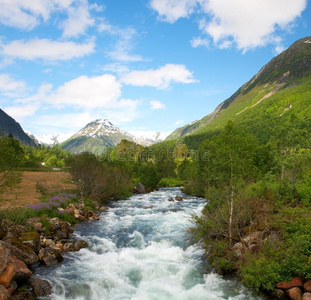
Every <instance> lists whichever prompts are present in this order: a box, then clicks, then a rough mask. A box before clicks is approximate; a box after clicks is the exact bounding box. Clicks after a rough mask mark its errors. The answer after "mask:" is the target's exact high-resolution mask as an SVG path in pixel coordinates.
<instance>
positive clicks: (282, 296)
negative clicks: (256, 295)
mask: <svg viewBox="0 0 311 300" xmlns="http://www.w3.org/2000/svg"><path fill="white" fill-rule="evenodd" d="M271 296H272V297H275V298H277V299H279V300H285V299H287V298H286V295H285V293H284V291H282V290H279V289H275V290H274V291H273V292H272V294H271Z"/></svg>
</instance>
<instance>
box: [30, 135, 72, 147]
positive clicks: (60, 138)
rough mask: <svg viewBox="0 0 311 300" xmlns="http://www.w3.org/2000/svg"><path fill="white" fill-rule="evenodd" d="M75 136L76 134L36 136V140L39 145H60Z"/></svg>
mask: <svg viewBox="0 0 311 300" xmlns="http://www.w3.org/2000/svg"><path fill="white" fill-rule="evenodd" d="M73 135H74V132H67V133H57V134H46V135H39V136H36V137H35V139H36V141H37V142H38V143H39V144H43V145H46V146H52V145H58V144H60V143H62V142H64V141H66V140H68V139H69V138H71V137H72V136H73Z"/></svg>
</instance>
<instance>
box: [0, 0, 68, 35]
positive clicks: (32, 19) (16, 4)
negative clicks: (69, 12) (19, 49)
mask: <svg viewBox="0 0 311 300" xmlns="http://www.w3.org/2000/svg"><path fill="white" fill-rule="evenodd" d="M72 1H73V0H0V6H1V10H0V23H2V24H4V25H7V26H12V27H16V28H20V29H24V30H31V29H33V28H34V27H36V26H37V25H38V24H40V22H41V20H43V21H47V20H48V19H49V17H50V14H51V13H52V12H53V11H56V10H62V9H66V8H68V7H69V6H70V4H71V3H72Z"/></svg>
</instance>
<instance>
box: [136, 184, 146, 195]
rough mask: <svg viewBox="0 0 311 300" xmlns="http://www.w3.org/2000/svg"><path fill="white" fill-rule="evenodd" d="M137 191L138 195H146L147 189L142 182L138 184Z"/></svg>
mask: <svg viewBox="0 0 311 300" xmlns="http://www.w3.org/2000/svg"><path fill="white" fill-rule="evenodd" d="M135 191H136V193H137V194H145V193H146V189H145V187H144V185H143V184H142V183H141V182H138V183H137V185H136V189H135Z"/></svg>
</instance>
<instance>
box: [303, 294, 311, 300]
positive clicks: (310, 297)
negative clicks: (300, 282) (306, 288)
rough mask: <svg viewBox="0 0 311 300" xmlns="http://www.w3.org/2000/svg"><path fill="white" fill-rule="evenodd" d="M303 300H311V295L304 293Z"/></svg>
mask: <svg viewBox="0 0 311 300" xmlns="http://www.w3.org/2000/svg"><path fill="white" fill-rule="evenodd" d="M302 300H311V293H304V294H303V296H302Z"/></svg>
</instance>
